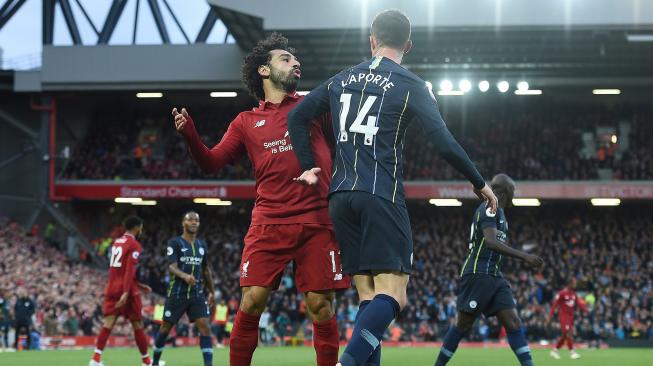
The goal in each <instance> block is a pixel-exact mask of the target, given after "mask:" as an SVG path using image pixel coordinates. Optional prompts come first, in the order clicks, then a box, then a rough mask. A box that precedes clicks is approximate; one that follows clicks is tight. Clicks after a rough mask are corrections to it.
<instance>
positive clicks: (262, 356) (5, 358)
mask: <svg viewBox="0 0 653 366" xmlns="http://www.w3.org/2000/svg"><path fill="white" fill-rule="evenodd" d="M341 350H342V348H341ZM91 352H92V350H90V349H88V350H74V351H38V352H16V353H7V352H3V353H0V365H2V366H40V365H44V366H45V365H47V366H78V365H79V366H86V365H88V360H89V357H90V356H91ZM436 352H437V350H436V349H431V348H408V347H406V348H393V347H387V348H384V349H383V365H384V366H394V365H398V366H418V365H425V366H430V365H433V362H434V361H435V355H436ZM548 353H549V351H548V350H544V349H540V350H534V351H533V358H534V361H535V365H538V366H541V365H556V366H558V365H559V366H566V365H572V366H610V365H617V366H652V365H653V349H634V348H633V349H604V350H580V351H579V353H580V354H581V355H582V356H583V357H582V358H581V359H579V360H571V359H569V353H568V352H567V351H565V350H562V351H561V352H560V355H561V356H562V359H561V360H554V359H552V358H551V357H549V354H548ZM314 357H315V353H314V351H313V349H312V348H309V347H292V348H290V347H288V348H277V347H264V348H259V349H257V350H256V353H255V354H254V361H253V362H252V365H253V366H282V365H283V366H310V365H315V361H314ZM162 359H163V360H166V361H167V365H169V366H202V356H201V354H200V350H199V348H195V347H192V348H166V350H165V351H164V353H163V358H162ZM103 361H104V363H105V364H106V365H107V366H129V365H134V366H140V360H139V357H138V351H137V350H136V349H135V348H108V349H107V350H105V352H104V357H103ZM213 364H214V365H215V366H228V365H229V351H228V349H227V348H224V349H216V350H215V354H214V359H213ZM449 364H450V365H453V366H456V365H460V366H464V365H472V366H486V365H487V366H493V365H497V366H498V365H501V366H504V365H518V363H517V360H516V359H515V356H514V355H513V354H512V352H511V351H510V350H509V349H508V348H501V349H496V348H488V349H481V348H461V349H459V350H458V352H456V355H455V356H454V358H453V360H452V362H450V363H449Z"/></svg>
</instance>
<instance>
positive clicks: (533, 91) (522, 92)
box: [515, 89, 542, 95]
mask: <svg viewBox="0 0 653 366" xmlns="http://www.w3.org/2000/svg"><path fill="white" fill-rule="evenodd" d="M515 94H516V95H542V91H541V90H540V89H528V90H515Z"/></svg>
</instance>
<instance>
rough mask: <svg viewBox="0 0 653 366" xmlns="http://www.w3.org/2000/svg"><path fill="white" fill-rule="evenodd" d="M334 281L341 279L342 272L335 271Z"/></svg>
mask: <svg viewBox="0 0 653 366" xmlns="http://www.w3.org/2000/svg"><path fill="white" fill-rule="evenodd" d="M333 280H334V281H341V280H342V273H336V275H335V276H334V277H333Z"/></svg>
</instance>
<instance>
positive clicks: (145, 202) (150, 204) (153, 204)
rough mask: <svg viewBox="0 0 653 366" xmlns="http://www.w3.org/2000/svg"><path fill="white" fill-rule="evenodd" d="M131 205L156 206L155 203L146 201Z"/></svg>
mask: <svg viewBox="0 0 653 366" xmlns="http://www.w3.org/2000/svg"><path fill="white" fill-rule="evenodd" d="M132 205H134V206H156V201H153V200H148V201H140V202H132Z"/></svg>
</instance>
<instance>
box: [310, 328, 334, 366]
mask: <svg viewBox="0 0 653 366" xmlns="http://www.w3.org/2000/svg"><path fill="white" fill-rule="evenodd" d="M338 341H339V336H338V322H336V317H335V315H334V316H333V317H332V318H331V319H330V320H327V321H324V322H319V323H317V322H313V347H315V354H316V356H317V366H333V365H335V364H336V363H338V345H339V344H338Z"/></svg>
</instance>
